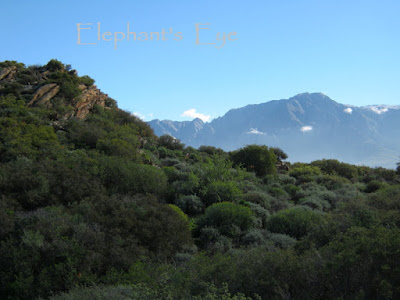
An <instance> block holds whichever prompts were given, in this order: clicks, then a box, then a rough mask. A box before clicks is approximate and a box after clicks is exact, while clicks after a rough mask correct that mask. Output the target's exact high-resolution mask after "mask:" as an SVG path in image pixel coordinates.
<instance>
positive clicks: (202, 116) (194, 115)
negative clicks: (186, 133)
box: [181, 108, 211, 122]
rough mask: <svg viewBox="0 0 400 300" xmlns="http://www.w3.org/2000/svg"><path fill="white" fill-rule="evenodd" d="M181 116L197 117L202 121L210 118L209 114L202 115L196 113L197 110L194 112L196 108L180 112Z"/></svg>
mask: <svg viewBox="0 0 400 300" xmlns="http://www.w3.org/2000/svg"><path fill="white" fill-rule="evenodd" d="M181 117H189V118H193V119H196V118H199V119H200V120H202V121H203V122H207V121H208V120H210V119H211V116H210V115H204V114H201V113H198V112H196V109H194V108H191V109H188V110H186V111H184V112H183V113H182V114H181Z"/></svg>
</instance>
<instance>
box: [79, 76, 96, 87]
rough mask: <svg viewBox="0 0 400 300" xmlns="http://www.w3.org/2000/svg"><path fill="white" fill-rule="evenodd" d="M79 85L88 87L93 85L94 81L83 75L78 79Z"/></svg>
mask: <svg viewBox="0 0 400 300" xmlns="http://www.w3.org/2000/svg"><path fill="white" fill-rule="evenodd" d="M79 83H81V84H84V85H86V86H87V87H90V86H92V85H93V84H94V79H92V78H90V77H89V76H87V75H84V76H82V77H79Z"/></svg>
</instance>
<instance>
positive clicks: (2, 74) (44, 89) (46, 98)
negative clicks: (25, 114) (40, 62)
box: [0, 66, 108, 120]
mask: <svg viewBox="0 0 400 300" xmlns="http://www.w3.org/2000/svg"><path fill="white" fill-rule="evenodd" d="M18 72H19V70H18V68H17V67H16V66H11V67H6V68H3V69H1V68H0V95H1V89H2V88H4V85H5V84H10V83H15V84H17V85H19V86H20V88H19V89H20V91H22V93H23V95H24V96H26V97H25V98H27V99H30V101H29V102H28V103H27V105H28V106H29V107H35V106H44V107H46V108H51V107H52V106H53V101H52V100H53V99H56V98H59V99H61V100H62V101H64V102H65V105H67V106H71V107H72V110H69V112H67V113H66V114H65V115H64V116H62V117H61V119H64V120H65V119H68V118H71V117H76V118H78V119H84V118H85V117H86V116H87V115H88V114H89V113H90V111H91V110H92V109H93V107H94V106H95V105H99V106H101V107H106V100H107V98H108V95H107V94H104V93H103V92H101V91H100V90H99V89H98V88H97V87H96V86H95V85H90V86H87V85H85V84H82V83H81V84H79V86H78V89H79V90H80V92H81V93H80V95H78V96H77V97H75V98H74V99H65V97H64V95H63V94H62V92H61V91H62V84H63V82H60V83H46V81H47V82H48V79H49V78H51V77H49V75H51V72H50V71H49V70H47V69H46V68H45V67H41V68H37V69H36V70H35V72H36V74H35V77H34V78H35V80H34V81H32V82H28V84H21V80H20V78H22V77H18V75H19V74H20V73H18ZM60 72H65V73H68V76H75V78H76V76H77V72H76V70H71V71H69V72H67V71H66V70H61V71H60ZM27 81H29V80H27ZM27 81H25V83H27Z"/></svg>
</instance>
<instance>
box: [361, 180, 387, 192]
mask: <svg viewBox="0 0 400 300" xmlns="http://www.w3.org/2000/svg"><path fill="white" fill-rule="evenodd" d="M385 187H388V184H387V183H385V182H382V181H378V180H372V181H370V182H368V183H367V186H366V188H365V192H366V193H374V192H376V191H377V190H380V189H384V188H385Z"/></svg>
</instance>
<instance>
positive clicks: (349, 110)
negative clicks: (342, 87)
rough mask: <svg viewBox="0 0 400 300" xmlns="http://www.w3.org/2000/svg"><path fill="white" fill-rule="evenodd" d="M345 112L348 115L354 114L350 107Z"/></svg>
mask: <svg viewBox="0 0 400 300" xmlns="http://www.w3.org/2000/svg"><path fill="white" fill-rule="evenodd" d="M344 112H345V113H346V114H349V115H351V113H352V112H353V109H352V108H350V107H348V108H345V109H344Z"/></svg>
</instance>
